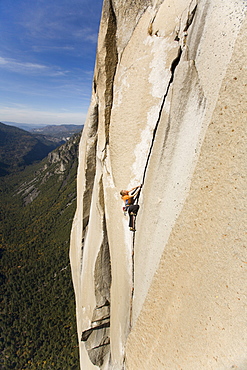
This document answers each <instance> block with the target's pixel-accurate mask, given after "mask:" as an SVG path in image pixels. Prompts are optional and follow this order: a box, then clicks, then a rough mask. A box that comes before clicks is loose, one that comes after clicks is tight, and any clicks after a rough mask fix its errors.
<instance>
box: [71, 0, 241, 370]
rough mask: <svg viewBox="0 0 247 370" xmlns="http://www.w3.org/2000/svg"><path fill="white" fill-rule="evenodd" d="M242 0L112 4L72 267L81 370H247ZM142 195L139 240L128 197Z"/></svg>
mask: <svg viewBox="0 0 247 370" xmlns="http://www.w3.org/2000/svg"><path fill="white" fill-rule="evenodd" d="M245 4H246V3H245V2H244V1H242V0H229V1H224V0H217V1H213V0H204V1H202V0H198V1H195V0H192V1H191V0H190V1H187V0H172V1H171V0H166V1H163V0H156V1H155V0H145V1H144V0H142V1H141V0H139V1H135V2H133V1H130V0H128V1H123V0H105V1H104V4H103V10H102V19H101V26H100V32H99V39H98V50H97V60H96V66H95V74H94V82H93V92H92V100H91V105H90V108H89V112H88V117H87V121H86V124H85V128H84V131H83V135H82V139H81V143H80V154H79V168H78V185H77V195H78V196H77V211H76V214H75V218H74V223H73V227H72V232H71V249H70V259H71V266H72V274H73V283H74V288H75V295H76V306H77V325H78V339H79V347H80V360H81V369H123V368H125V369H130V370H134V369H137V370H139V369H181V368H183V369H188V370H191V369H202V368H203V369H228V368H229V369H230V368H239V369H244V368H246V367H247V357H246V351H245V349H246V345H247V329H246V328H247V322H246V321H247V319H246V314H245V308H244V307H245V305H246V296H245V294H244V293H245V287H246V268H247V264H246V263H247V255H246V247H245V246H244V221H245V219H244V211H246V197H245V196H244V195H245V194H244V191H245V189H246V183H245V174H246V148H245V146H244V135H245V129H246V115H245V109H246V97H245V96H246V71H245V68H246V65H247V63H246V62H247V61H246V52H245V48H244V44H245V37H244V36H245V32H246V19H245ZM141 183H142V184H143V187H142V191H141V194H140V199H139V204H140V211H139V214H138V217H137V231H136V232H135V233H134V234H133V233H132V232H131V231H129V229H128V221H127V217H125V216H124V215H123V212H122V201H121V199H120V195H119V191H120V190H121V189H129V188H131V187H133V186H136V185H138V184H141Z"/></svg>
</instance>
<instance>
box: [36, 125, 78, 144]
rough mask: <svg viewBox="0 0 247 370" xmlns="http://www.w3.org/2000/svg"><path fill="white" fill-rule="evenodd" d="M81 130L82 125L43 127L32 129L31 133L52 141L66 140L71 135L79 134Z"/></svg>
mask: <svg viewBox="0 0 247 370" xmlns="http://www.w3.org/2000/svg"><path fill="white" fill-rule="evenodd" d="M82 129H83V125H48V126H45V127H39V128H32V129H31V130H30V132H31V133H34V134H42V135H44V136H45V137H47V138H49V139H50V140H52V138H56V139H58V140H61V141H62V140H63V141H65V140H67V139H68V138H69V137H71V136H72V135H74V134H76V133H78V132H80V131H81V130H82Z"/></svg>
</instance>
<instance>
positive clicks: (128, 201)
mask: <svg viewBox="0 0 247 370" xmlns="http://www.w3.org/2000/svg"><path fill="white" fill-rule="evenodd" d="M140 189H141V185H139V186H136V187H135V188H133V189H131V190H121V191H120V195H121V199H122V200H123V201H124V207H123V210H124V212H128V214H129V228H130V230H131V231H136V230H135V216H136V215H137V212H138V210H139V205H138V204H134V203H135V199H136V196H137V194H138V193H139V191H140Z"/></svg>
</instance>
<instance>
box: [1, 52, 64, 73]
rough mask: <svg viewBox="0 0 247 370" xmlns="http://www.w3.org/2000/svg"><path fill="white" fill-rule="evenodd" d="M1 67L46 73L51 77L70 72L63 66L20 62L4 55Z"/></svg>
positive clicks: (15, 70) (19, 71) (13, 70)
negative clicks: (62, 67) (63, 68)
mask: <svg viewBox="0 0 247 370" xmlns="http://www.w3.org/2000/svg"><path fill="white" fill-rule="evenodd" d="M0 68H4V69H8V70H10V71H12V72H16V73H23V74H26V73H32V74H38V75H40V74H44V75H47V76H51V77H56V76H65V75H67V74H68V73H69V71H65V70H62V69H61V68H55V67H49V66H46V65H44V64H38V63H30V62H20V61H17V60H15V59H11V58H3V57H0Z"/></svg>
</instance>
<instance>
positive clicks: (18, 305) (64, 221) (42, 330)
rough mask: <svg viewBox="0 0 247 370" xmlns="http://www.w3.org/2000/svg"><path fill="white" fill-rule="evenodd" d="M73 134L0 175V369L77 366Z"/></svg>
mask: <svg viewBox="0 0 247 370" xmlns="http://www.w3.org/2000/svg"><path fill="white" fill-rule="evenodd" d="M79 139H80V134H76V135H75V136H73V137H72V138H71V139H70V140H69V141H68V142H66V143H65V144H63V145H62V146H61V147H59V148H57V149H55V150H54V151H53V152H51V153H49V154H48V156H47V157H46V158H45V159H43V160H42V161H40V162H38V163H35V164H31V165H27V166H26V167H25V169H24V170H23V169H22V170H19V171H16V172H14V173H11V174H9V175H6V176H2V177H0V220H1V229H0V234H1V245H0V256H1V259H0V277H1V297H2V300H1V337H0V345H1V348H0V350H1V360H0V367H1V369H3V370H7V369H18V370H22V369H53V370H54V369H55V370H56V369H57V370H61V369H66V370H67V369H71V370H78V369H79V358H78V344H77V331H76V318H75V302H74V291H73V286H72V280H71V271H70V263H69V239H70V230H71V224H72V219H73V215H74V212H75V207H76V172H77V162H78V144H79Z"/></svg>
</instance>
